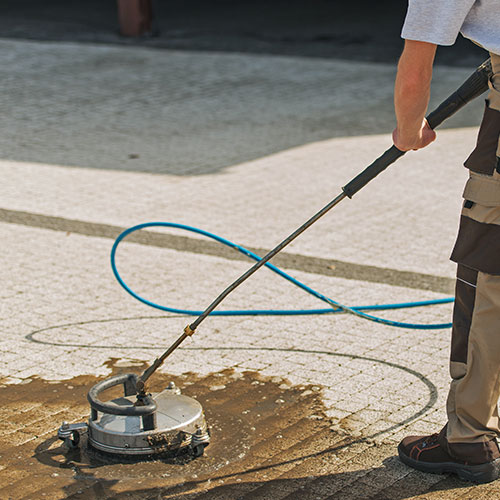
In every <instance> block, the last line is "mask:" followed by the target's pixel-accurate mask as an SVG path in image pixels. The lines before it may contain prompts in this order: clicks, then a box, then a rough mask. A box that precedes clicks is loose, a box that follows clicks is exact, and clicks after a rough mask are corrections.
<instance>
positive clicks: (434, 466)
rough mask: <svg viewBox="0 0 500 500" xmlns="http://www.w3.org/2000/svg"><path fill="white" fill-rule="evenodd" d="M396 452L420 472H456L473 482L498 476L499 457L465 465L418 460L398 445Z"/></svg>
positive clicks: (407, 463)
mask: <svg viewBox="0 0 500 500" xmlns="http://www.w3.org/2000/svg"><path fill="white" fill-rule="evenodd" d="M398 454H399V459H400V460H401V462H403V463H404V464H406V465H408V466H410V467H413V468H414V469H417V470H420V471H422V472H430V473H432V474H444V473H446V472H449V473H452V474H456V475H457V476H458V477H459V478H460V479H464V480H465V481H472V482H474V483H491V481H495V480H496V479H498V477H499V476H500V458H497V459H496V460H494V461H492V462H487V463H485V464H479V465H465V464H457V463H455V462H439V463H431V462H419V461H418V460H415V459H413V458H410V457H409V456H408V455H405V454H404V453H403V451H402V450H401V447H400V446H398Z"/></svg>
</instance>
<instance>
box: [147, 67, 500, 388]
mask: <svg viewBox="0 0 500 500" xmlns="http://www.w3.org/2000/svg"><path fill="white" fill-rule="evenodd" d="M491 75H492V68H491V60H490V59H487V60H486V61H485V62H484V63H483V64H481V65H480V66H479V67H478V68H477V69H476V71H475V72H474V73H473V74H472V75H471V76H470V77H469V78H468V79H467V80H466V81H465V82H464V83H463V84H462V85H461V86H460V87H459V88H458V89H457V90H456V91H455V92H453V94H451V95H450V96H449V97H448V98H447V99H446V100H444V101H443V102H442V103H441V104H440V105H439V106H438V107H437V108H436V109H435V110H434V111H432V112H431V113H430V114H429V115H428V116H427V121H428V122H429V125H430V126H431V128H435V127H437V126H438V125H440V124H441V123H442V122H443V121H444V120H446V119H447V118H449V117H450V116H451V115H453V114H455V113H456V112H457V111H458V110H459V109H461V108H462V107H463V106H465V105H466V104H467V103H468V102H469V101H471V100H472V99H474V98H475V97H478V96H480V95H481V94H482V93H483V92H485V91H486V90H487V89H488V81H489V79H490V77H491ZM404 154H405V152H404V151H400V150H399V149H397V148H396V147H395V146H392V147H391V148H389V149H388V150H387V151H386V152H385V153H384V154H383V155H382V156H380V157H379V158H377V159H376V160H375V161H374V162H373V163H372V164H371V165H369V166H368V167H366V168H365V169H364V170H363V171H362V172H361V173H360V174H359V175H357V176H356V177H355V178H354V179H352V180H351V181H350V182H349V183H348V184H346V185H345V186H344V187H343V188H342V193H341V194H339V195H338V196H337V197H336V198H334V199H333V200H332V201H331V202H330V203H328V205H326V206H325V207H323V208H322V209H321V210H320V211H319V212H317V213H316V214H315V215H313V216H312V217H311V218H310V219H309V220H308V221H307V222H306V223H304V224H303V225H302V226H300V227H299V228H298V229H297V230H295V231H294V232H293V233H292V234H291V235H290V236H288V237H287V238H285V239H284V240H283V241H282V242H281V243H280V244H279V245H277V246H276V247H275V248H273V249H272V250H271V251H270V252H269V253H268V254H267V255H265V256H264V257H263V258H262V259H261V260H259V261H258V262H257V263H256V264H254V265H253V266H252V267H251V268H250V269H249V270H248V271H246V272H245V273H244V274H242V275H241V276H240V277H239V278H238V279H237V280H235V281H234V282H233V283H232V284H231V285H229V286H228V287H227V288H226V289H225V290H224V291H223V292H222V293H221V294H220V295H219V296H218V297H217V298H216V299H215V300H214V301H213V302H212V303H211V304H210V305H209V306H208V307H207V308H206V309H205V310H204V311H203V313H202V314H200V316H198V318H197V319H196V320H195V321H193V323H191V324H190V325H188V326H186V328H185V329H184V333H183V334H182V335H181V336H180V337H179V338H178V339H177V340H176V341H175V342H174V343H173V344H172V345H171V346H170V347H169V348H168V349H167V350H166V351H165V352H164V353H163V354H162V355H161V356H160V357H159V358H157V359H156V360H155V361H154V363H153V364H152V365H151V366H150V367H149V368H147V369H146V370H145V371H144V372H143V374H142V375H141V376H140V377H139V379H138V382H137V392H138V394H139V395H141V396H143V395H144V394H145V391H146V389H145V384H146V381H147V380H148V379H149V377H151V375H153V373H154V372H155V371H156V370H157V369H158V368H159V367H160V366H161V365H162V364H163V362H164V361H165V359H167V357H168V356H170V354H172V352H174V351H175V349H177V347H179V346H180V345H181V344H182V342H184V340H185V339H186V338H187V337H190V336H191V335H193V333H194V332H195V330H196V328H198V326H200V324H201V323H202V321H203V320H204V319H205V318H206V317H207V316H208V315H209V314H210V313H211V312H212V311H213V310H214V309H215V308H216V307H217V306H218V305H219V304H220V303H221V302H222V301H223V300H224V299H225V298H226V297H227V296H228V295H229V294H230V293H231V292H232V291H233V290H234V289H235V288H236V287H238V286H239V285H241V283H243V282H244V281H245V280H246V279H247V278H249V277H250V276H251V275H252V274H253V273H255V272H256V271H257V270H258V269H260V268H261V267H262V266H263V265H264V264H266V262H268V261H269V260H271V259H272V258H273V257H274V256H275V255H276V254H277V253H279V252H281V250H283V248H285V247H286V246H287V245H288V244H289V243H291V242H292V241H293V240H294V239H295V238H297V236H299V235H300V234H302V233H303V232H304V231H305V230H306V229H307V228H308V227H310V226H312V225H313V224H314V223H315V222H316V221H317V220H318V219H320V218H321V217H322V216H323V215H325V214H326V213H327V212H328V211H329V210H331V209H332V208H333V207H334V206H335V205H337V204H339V203H340V202H341V201H342V200H343V199H344V198H346V197H349V198H352V197H353V196H354V195H355V194H356V193H357V192H358V191H359V190H360V189H361V188H363V187H364V186H366V184H368V183H369V182H370V181H371V180H372V179H374V178H375V177H376V176H377V175H378V174H380V173H381V172H383V171H384V170H385V169H386V168H387V167H388V166H389V165H391V164H392V163H394V162H395V161H396V160H397V159H398V158H400V157H401V156H403V155H404Z"/></svg>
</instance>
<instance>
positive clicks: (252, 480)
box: [0, 360, 500, 500]
mask: <svg viewBox="0 0 500 500" xmlns="http://www.w3.org/2000/svg"><path fill="white" fill-rule="evenodd" d="M108 366H109V367H110V368H111V370H112V374H113V375H116V374H119V373H130V372H134V373H141V372H142V370H143V369H144V367H145V365H144V364H143V363H141V362H134V361H118V360H111V361H110V362H109V363H108ZM100 380H102V379H100V378H96V377H91V376H80V377H76V378H73V379H71V380H65V381H55V382H53V381H46V380H41V379H33V380H30V381H27V383H24V384H17V385H8V384H6V383H2V381H0V397H1V401H2V406H1V408H0V415H1V417H2V426H1V427H0V498H1V499H6V500H7V499H12V500H20V499H24V500H27V499H33V500H39V499H42V498H43V499H54V500H59V499H85V500H87V499H90V500H92V499H129V500H130V499H137V500H139V499H141V500H143V499H151V500H153V499H154V500H158V499H182V500H194V499H196V500H208V499H214V500H215V499H216V500H226V499H227V500H235V499H242V500H257V499H272V500H278V499H287V500H293V499H297V498H300V499H301V500H303V499H304V500H312V499H327V498H328V499H340V498H349V499H350V498H366V499H369V498H370V499H377V500H383V499H393V500H403V499H409V498H414V497H418V498H426V499H432V500H437V499H448V498H456V499H466V498H500V485H496V483H491V484H488V485H480V486H473V485H471V484H470V483H464V482H460V481H458V480H457V479H456V478H454V477H448V476H434V475H426V474H423V473H419V472H417V471H413V470H411V469H409V468H407V467H405V466H404V465H402V464H401V463H400V462H399V461H398V459H397V458H396V457H395V456H394V455H395V453H394V451H395V446H394V443H378V444H377V445H375V444H374V443H373V442H371V441H370V440H369V439H367V438H363V437H361V438H359V437H358V438H353V437H352V436H351V435H350V433H349V421H348V420H346V421H344V422H343V424H342V425H339V424H338V423H337V425H332V422H331V421H330V419H329V418H328V417H327V416H326V414H325V408H324V406H323V403H322V400H321V388H320V387H318V386H292V385H291V384H290V383H289V382H288V381H286V380H284V379H281V378H278V377H276V378H266V377H262V376H260V375H259V374H258V373H255V372H244V373H238V372H235V371H233V370H225V371H222V372H219V373H212V374H210V375H208V376H204V377H201V376H198V375H195V374H186V375H182V376H171V375H168V374H162V373H157V374H156V375H155V377H154V378H153V382H152V385H151V387H150V389H151V391H153V392H155V391H160V390H162V389H164V388H165V387H166V386H167V385H168V383H169V382H171V381H173V382H174V383H175V384H176V385H177V386H178V387H180V388H181V389H182V393H183V394H185V395H187V396H191V397H194V398H196V399H197V400H198V401H199V402H200V403H201V404H202V406H203V408H204V411H205V415H206V419H207V422H208V425H209V427H210V428H211V443H210V445H209V446H208V447H207V448H206V450H205V454H204V455H203V456H202V457H199V458H194V457H193V456H192V455H190V454H187V453H185V454H180V455H178V456H173V457H168V458H157V459H153V460H138V461H133V460H130V459H124V458H122V457H117V456H115V457H113V456H109V455H104V454H101V453H100V452H98V451H95V450H92V449H91V448H89V447H88V446H87V442H86V437H85V435H84V436H83V437H82V440H81V443H80V446H79V447H78V448H76V449H68V448H66V446H64V445H63V443H62V441H60V440H59V439H58V438H57V429H58V427H59V426H60V425H61V423H62V421H63V420H66V421H68V422H85V421H87V419H88V416H89V405H88V403H87V392H88V390H89V389H90V388H91V387H92V386H93V385H94V384H96V383H97V382H99V381H100ZM117 390H118V389H117ZM117 395H118V394H117ZM422 495H423V496H422Z"/></svg>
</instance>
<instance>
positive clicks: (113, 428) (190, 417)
mask: <svg viewBox="0 0 500 500" xmlns="http://www.w3.org/2000/svg"><path fill="white" fill-rule="evenodd" d="M491 73H492V70H491V62H490V60H489V59H488V60H487V61H485V62H484V63H483V64H482V65H481V66H479V67H478V68H477V69H476V71H475V72H474V73H473V74H472V75H471V76H470V77H469V78H468V79H467V80H466V81H465V83H464V84H463V85H462V86H461V87H460V88H459V89H458V90H456V91H455V92H454V93H453V94H452V95H451V96H450V97H448V98H447V99H446V100H445V101H444V102H443V103H441V105H439V106H438V107H437V108H436V109H435V110H434V111H432V112H431V113H430V114H429V115H428V116H427V121H428V123H429V125H430V127H431V128H433V129H434V128H435V127H437V126H438V125H440V124H441V123H442V122H443V121H444V120H445V119H447V118H448V117H450V116H451V115H453V114H454V113H455V112H456V111H458V110H459V109H460V108H462V107H463V106H464V105H465V104H467V103H468V102H469V101H471V100H472V99H474V98H475V97H478V96H479V95H481V94H482V93H483V92H485V91H486V90H487V88H488V80H489V78H490V77H491ZM404 154H405V153H404V152H403V151H400V150H399V149H397V148H396V147H395V146H392V147H391V148H390V149H388V150H387V151H386V152H385V153H384V154H383V155H382V156H380V157H379V158H378V159H377V160H375V161H374V162H373V163H372V164H371V165H369V166H368V167H367V168H366V169H365V170H364V171H362V172H361V173H360V174H359V175H357V176H356V177H355V178H354V179H352V180H351V181H350V182H349V183H348V184H347V185H346V186H344V187H343V188H342V192H341V193H340V194H339V195H338V196H337V197H336V198H334V199H333V200H332V201H331V202H330V203H328V204H327V205H326V206H325V207H324V208H322V209H321V210H320V211H319V212H317V213H316V214H315V215H314V216H313V217H311V218H310V219H309V220H308V221H307V222H306V223H304V224H303V225H302V226H301V227H299V228H298V229H297V230H296V231H295V232H293V233H292V234H291V235H289V236H288V237H287V238H286V239H284V240H283V241H282V242H281V243H280V244H279V245H277V246H276V247H275V248H274V249H273V250H271V251H270V252H269V253H268V254H267V255H266V256H265V257H263V258H260V257H259V256H257V255H255V254H253V253H252V252H250V251H249V250H247V249H245V248H244V247H240V246H239V245H236V244H234V243H231V242H228V241H227V240H224V239H223V238H220V237H217V236H215V235H211V234H210V233H207V232H205V231H202V230H195V229H193V228H191V229H190V230H195V232H198V233H200V234H204V235H205V236H207V235H208V236H210V237H213V238H214V239H216V240H218V241H220V242H221V243H224V244H228V245H229V246H231V247H233V248H235V249H237V250H239V251H240V252H242V253H244V254H245V255H247V256H248V257H251V258H253V259H254V260H256V261H257V262H256V263H255V264H254V265H253V266H252V267H251V268H250V269H248V271H246V272H245V273H244V274H243V275H241V276H240V277H239V278H238V279H237V280H236V281H234V282H233V283H232V284H231V285H230V286H229V287H227V288H226V289H225V290H224V291H223V292H222V293H221V294H220V295H219V296H218V297H217V298H216V299H215V300H214V301H213V302H212V303H211V304H210V305H209V306H208V307H207V308H206V309H205V310H204V311H203V312H201V314H200V312H199V311H197V312H196V315H197V316H198V317H197V319H196V320H195V321H194V322H192V323H190V324H188V325H187V326H186V327H185V329H184V332H183V333H182V335H181V336H180V337H179V338H178V339H177V340H176V341H175V342H174V343H173V344H172V345H171V346H170V347H169V348H168V349H167V350H166V351H165V352H164V353H163V354H162V355H161V356H160V357H159V358H157V359H156V360H155V361H154V363H152V364H151V366H149V367H148V368H147V369H146V370H145V371H144V372H143V373H142V374H141V375H136V374H132V373H129V374H122V375H117V376H113V377H111V378H108V379H106V380H104V381H102V382H100V383H98V384H96V385H95V386H94V387H92V388H91V389H90V391H89V393H88V397H87V399H88V402H89V403H90V418H89V420H88V422H87V423H67V422H63V424H62V425H61V427H60V428H59V430H58V437H59V438H60V439H62V440H63V441H64V442H65V443H66V445H67V446H68V447H70V448H74V447H77V446H79V442H80V436H81V434H83V433H87V434H88V439H87V443H88V445H89V446H90V447H92V448H94V449H96V450H99V451H100V452H103V453H105V454H111V455H118V456H128V457H135V458H138V459H145V458H148V457H160V456H168V455H177V454H178V453H180V452H187V453H191V454H192V455H194V456H195V457H197V456H200V455H202V454H203V452H204V449H205V447H206V446H207V445H208V444H209V443H210V432H209V429H208V427H207V422H206V420H205V416H204V413H203V408H202V406H201V405H200V403H199V402H198V401H196V400H195V399H193V398H190V397H187V396H184V395H182V394H181V391H180V389H179V388H178V387H176V386H175V385H174V384H173V383H170V385H169V386H168V387H166V388H165V389H164V390H163V391H161V392H159V393H154V394H151V393H149V391H148V386H147V383H148V380H149V379H150V377H151V376H152V375H153V374H154V373H155V372H156V370H157V369H158V368H159V367H160V366H161V365H162V364H163V362H164V361H165V359H166V358H167V357H168V356H170V354H172V352H173V351H175V350H176V349H177V347H179V346H180V345H181V344H182V342H183V341H184V340H185V339H186V338H187V337H190V336H191V335H193V334H194V332H195V331H196V329H197V328H198V326H199V325H200V324H201V323H202V321H204V320H205V318H206V317H207V316H208V315H209V314H211V313H212V312H213V311H214V309H215V308H216V307H217V306H218V305H219V304H220V303H221V302H222V301H223V300H224V298H225V297H227V296H228V295H229V294H230V293H231V292H232V291H233V290H234V289H235V288H236V287H238V286H239V285H240V284H241V283H243V282H244V281H245V280H246V279H247V278H249V277H250V276H251V275H252V274H253V273H255V272H256V271H257V270H258V269H260V268H261V267H262V266H264V265H266V266H267V267H269V268H271V269H272V270H273V271H275V272H278V273H279V274H281V275H282V276H283V277H285V278H287V279H290V280H291V281H293V282H295V284H298V286H301V287H302V288H304V289H307V290H306V291H309V292H310V293H312V292H314V291H312V292H311V289H308V287H306V286H305V285H303V284H301V283H300V282H297V281H296V280H294V279H293V278H291V277H290V276H288V275H286V273H284V272H283V271H281V270H279V269H278V268H276V267H274V266H272V265H271V264H268V261H269V260H270V259H271V258H272V257H274V256H275V255H276V254H277V253H279V252H280V251H281V250H282V249H283V248H285V247H286V246H287V245H288V244H289V243H290V242H292V241H293V240H294V239H295V238H297V236H299V235H300V234H301V233H302V232H304V231H305V230H306V229H307V228H308V227H310V226H311V225H312V224H314V223H315V222H316V221H317V220H318V219H319V218H320V217H322V216H323V215H325V214H326V213H327V212H328V211H329V210H330V209H332V208H333V207H334V206H335V205H337V204H338V203H340V202H341V201H342V200H343V199H344V198H346V197H347V198H352V197H353V196H354V195H355V194H356V193H357V192H358V191H359V190H360V189H361V188H363V187H364V186H365V185H366V184H368V182H370V181H371V180H372V179H374V178H375V177H376V176H377V175H378V174H380V173H381V172H382V171H383V170H385V169H386V168H387V167H388V166H389V165H390V164H392V163H393V162H395V161H396V160H397V159H398V158H400V157H401V156H403V155H404ZM155 225H156V226H161V225H164V226H168V227H178V228H184V229H185V228H186V226H182V225H178V224H173V223H172V224H171V223H147V224H141V225H139V226H134V227H133V228H130V229H127V230H126V231H124V232H123V233H122V234H121V235H120V236H119V237H118V238H117V240H116V241H115V244H114V246H113V249H112V255H111V260H112V267H113V271H114V272H115V276H116V277H117V279H118V281H119V282H120V284H122V286H124V287H125V288H126V289H127V291H129V292H130V293H131V294H132V295H133V296H134V297H136V298H138V299H139V300H142V301H143V302H145V303H148V304H149V305H153V306H156V305H155V304H152V303H149V302H148V301H146V300H144V299H142V298H141V297H140V296H138V295H136V294H135V293H134V292H132V291H131V290H130V289H129V288H128V287H126V285H125V284H124V283H123V281H122V280H121V278H120V276H119V274H118V272H117V271H116V266H115V263H114V257H115V252H116V247H117V245H118V243H119V242H120V241H121V240H122V239H123V238H124V237H125V236H127V235H128V234H130V233H131V232H133V231H136V230H139V229H142V228H144V227H149V226H155ZM313 295H315V296H317V297H318V298H319V299H321V300H323V301H324V302H326V303H327V304H328V307H329V309H327V310H317V311H318V312H349V313H352V314H356V315H358V316H361V317H363V318H366V319H370V320H374V321H379V322H382V323H385V324H395V322H391V321H389V320H383V319H382V318H377V317H375V316H372V315H369V314H366V313H364V312H362V311H361V309H362V308H356V307H347V306H343V305H341V304H339V303H338V302H335V301H333V300H332V299H329V298H328V297H325V296H324V295H321V294H319V293H318V292H314V293H313ZM445 300H448V301H452V300H453V299H445ZM434 302H435V303H436V302H437V301H434ZM440 303H443V302H440ZM412 304H416V303H412ZM422 304H423V303H418V305H422ZM424 305H425V304H424ZM393 306H394V305H393ZM406 307H408V305H406ZM159 308H161V309H163V310H169V311H175V312H179V310H175V309H171V308H164V307H159ZM380 308H382V307H380ZM391 308H394V307H391ZM372 309H373V307H372ZM314 311H316V310H314ZM183 312H186V311H183ZM224 312H227V311H223V312H222V313H224ZM189 313H190V314H193V313H194V312H193V311H191V312H189ZM217 313H221V312H219V311H215V313H214V314H217ZM252 313H255V311H252ZM310 313H311V312H310V311H309V314H310ZM401 325H403V326H408V325H409V324H399V325H397V326H401ZM428 326H429V325H428ZM446 326H449V325H433V327H435V328H443V327H446ZM413 327H419V326H418V325H416V326H415V325H413ZM420 327H422V325H420ZM116 386H121V387H122V389H123V395H122V396H121V397H118V398H115V399H112V400H110V401H104V400H103V399H101V396H102V394H103V393H104V392H105V391H106V390H108V389H111V388H112V387H116Z"/></svg>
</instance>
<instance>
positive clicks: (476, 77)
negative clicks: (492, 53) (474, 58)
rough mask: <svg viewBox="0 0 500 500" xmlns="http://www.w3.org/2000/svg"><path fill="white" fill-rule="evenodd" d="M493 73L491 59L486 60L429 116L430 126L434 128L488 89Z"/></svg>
mask: <svg viewBox="0 0 500 500" xmlns="http://www.w3.org/2000/svg"><path fill="white" fill-rule="evenodd" d="M491 74H492V69H491V60H490V59H488V60H486V61H485V62H484V63H483V64H481V66H479V67H478V68H477V69H476V71H475V72H474V73H473V74H472V75H471V76H470V77H469V78H468V79H467V80H466V81H465V82H464V83H463V84H462V85H461V86H460V88H459V89H457V90H456V91H455V92H453V94H451V96H450V97H448V98H447V99H446V100H444V101H443V102H442V103H441V104H440V105H439V106H438V107H437V108H436V109H435V110H434V111H431V113H429V115H428V116H427V122H428V123H429V126H430V127H431V128H432V129H434V128H436V127H437V126H439V125H441V123H443V122H444V121H445V120H446V119H448V118H449V117H450V116H452V115H453V114H455V113H456V112H457V111H458V110H459V109H461V108H462V107H463V106H465V105H466V104H467V103H468V102H470V101H472V99H475V98H476V97H479V96H480V95H481V94H482V93H483V92H485V91H486V90H488V80H489V79H490V76H491Z"/></svg>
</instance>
